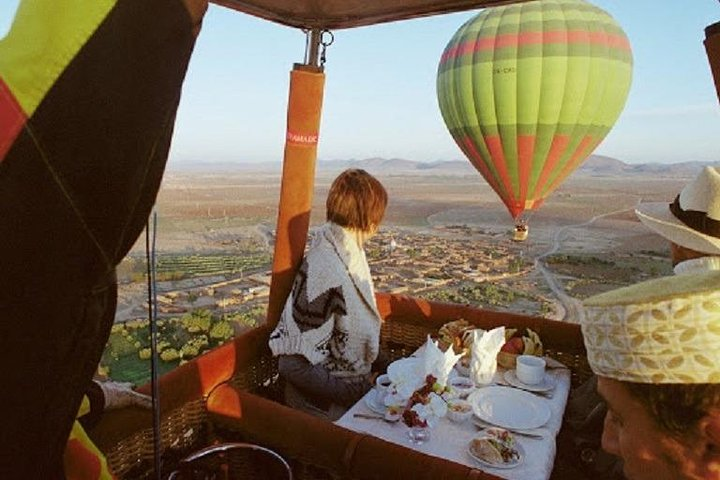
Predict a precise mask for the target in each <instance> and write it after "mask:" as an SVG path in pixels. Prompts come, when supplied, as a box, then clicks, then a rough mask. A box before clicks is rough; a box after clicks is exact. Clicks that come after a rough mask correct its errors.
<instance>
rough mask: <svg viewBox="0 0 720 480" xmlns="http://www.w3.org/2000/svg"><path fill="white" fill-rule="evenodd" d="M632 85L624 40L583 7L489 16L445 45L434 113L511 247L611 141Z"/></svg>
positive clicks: (570, 0) (572, 0) (499, 10)
mask: <svg viewBox="0 0 720 480" xmlns="http://www.w3.org/2000/svg"><path fill="white" fill-rule="evenodd" d="M631 77H632V52H631V49H630V43H629V41H628V38H627V36H626V35H625V33H624V32H623V30H622V28H621V27H620V26H619V25H618V24H617V23H616V22H615V20H613V18H612V17H611V16H610V15H609V14H608V13H606V12H605V11H604V10H602V9H600V8H597V7H595V6H594V5H591V4H590V3H588V2H585V1H584V0H539V1H535V2H528V3H522V4H515V5H507V6H500V7H494V8H489V9H486V10H483V11H482V12H480V13H479V14H478V15H476V16H475V17H473V18H471V19H470V20H469V21H467V22H466V23H465V24H464V25H462V26H461V27H460V28H459V29H458V31H457V32H456V33H455V35H454V36H453V37H452V39H451V40H450V42H449V43H448V45H447V47H446V48H445V51H444V52H443V54H442V57H441V58H440V64H439V66H438V74H437V96H438V102H439V106H440V111H441V113H442V117H443V119H444V120H445V124H446V126H447V128H448V130H449V131H450V134H451V135H452V137H453V138H454V140H455V142H456V143H457V144H458V146H459V147H460V149H461V150H462V151H463V153H464V154H465V155H466V156H467V158H468V159H469V160H470V162H471V163H472V164H473V165H474V166H475V168H476V169H477V170H478V171H479V172H480V174H481V175H482V176H483V177H484V178H485V180H486V181H487V182H488V183H489V184H490V186H491V187H492V189H493V190H494V191H495V192H496V193H497V194H498V195H499V196H500V198H501V199H502V201H503V202H504V203H505V206H506V207H507V209H508V211H509V212H510V215H511V216H512V217H513V219H515V221H516V225H517V227H516V232H517V234H516V239H523V237H524V236H527V225H526V221H527V214H524V212H526V211H530V210H533V209H535V208H537V207H539V206H540V205H541V204H542V202H543V201H544V200H545V198H547V197H548V195H550V194H551V193H552V192H553V190H555V189H556V188H557V187H558V185H560V183H562V181H563V180H565V178H566V177H567V176H568V175H569V174H570V173H572V172H573V170H575V168H577V167H578V166H579V165H580V164H581V163H582V162H583V161H584V160H585V159H586V158H587V157H588V156H589V155H590V153H591V152H592V151H593V150H594V149H595V147H597V146H598V144H599V143H600V142H601V141H602V140H603V138H605V136H606V135H607V133H608V132H609V131H610V129H611V128H612V126H613V124H614V123H615V121H616V120H617V118H618V116H619V115H620V112H621V111H622V109H623V106H624V105H625V100H626V98H627V94H628V90H629V89H630V82H631ZM518 234H519V235H518ZM518 237H519V238H518Z"/></svg>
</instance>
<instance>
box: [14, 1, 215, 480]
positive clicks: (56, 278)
mask: <svg viewBox="0 0 720 480" xmlns="http://www.w3.org/2000/svg"><path fill="white" fill-rule="evenodd" d="M203 2H204V3H205V5H206V0H197V1H196V0H93V1H91V2H88V1H86V0H22V1H21V3H20V6H19V9H18V12H17V15H16V18H15V21H14V23H13V25H12V27H11V29H10V32H9V33H8V35H7V37H5V38H4V39H2V40H0V272H2V274H1V275H0V365H1V367H0V369H1V370H0V371H1V372H2V373H1V374H0V379H1V382H0V384H2V386H3V394H2V395H0V407H1V408H0V411H2V412H3V420H2V428H0V446H1V448H2V455H0V478H4V479H5V478H7V479H15V478H18V479H20V478H22V479H35V478H37V479H54V478H62V477H63V473H62V454H63V451H64V449H65V446H66V442H67V440H68V436H69V434H70V430H71V427H72V425H73V420H74V418H75V415H76V413H77V412H78V409H79V407H80V404H81V400H82V397H83V391H84V389H85V388H86V386H87V384H88V382H89V381H90V379H91V377H92V374H93V372H94V371H95V369H96V367H97V364H98V361H99V360H100V355H101V353H102V350H103V348H104V346H105V343H106V341H107V338H108V335H109V330H110V326H111V324H112V322H113V319H114V314H115V306H116V281H115V266H116V265H117V264H118V263H119V262H120V260H121V259H122V258H123V257H124V256H125V254H126V253H127V252H128V251H129V249H130V248H131V246H132V245H133V243H134V242H135V241H136V239H137V238H138V236H139V234H140V233H141V231H142V230H143V227H144V224H145V221H146V219H147V216H148V214H149V212H150V209H151V208H152V204H153V203H154V201H155V197H156V194H157V190H158V188H159V185H160V180H161V177H162V174H163V170H164V167H165V162H166V159H167V155H168V150H169V145H170V138H171V135H172V130H173V124H174V118H175V113H176V110H177V105H178V101H179V97H180V90H181V85H182V81H183V79H184V75H185V71H186V69H187V64H188V60H189V58H190V54H191V52H192V49H193V46H194V41H195V32H196V31H197V23H198V21H197V16H196V17H195V18H196V20H193V19H192V18H193V17H191V14H190V13H188V12H189V10H192V8H191V7H190V6H189V4H192V3H194V4H195V5H194V6H197V4H202V3H203ZM199 17H200V18H201V15H200V16H199Z"/></svg>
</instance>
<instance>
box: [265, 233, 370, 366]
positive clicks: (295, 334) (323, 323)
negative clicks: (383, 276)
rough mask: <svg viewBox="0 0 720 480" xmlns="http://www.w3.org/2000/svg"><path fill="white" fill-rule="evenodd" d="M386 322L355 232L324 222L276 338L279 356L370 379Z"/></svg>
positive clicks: (274, 348) (273, 338) (272, 343)
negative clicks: (378, 307)
mask: <svg viewBox="0 0 720 480" xmlns="http://www.w3.org/2000/svg"><path fill="white" fill-rule="evenodd" d="M380 324H381V319H380V314H379V313H378V310H377V304H376V303H375V294H374V288H373V283H372V277H371V276H370V268H369V267H368V264H367V258H366V257H365V252H364V251H363V250H362V248H360V247H359V246H358V244H357V241H356V240H355V237H354V236H353V234H352V232H350V231H349V230H346V229H344V228H342V227H340V226H339V225H336V224H334V223H326V224H324V225H323V226H322V227H320V228H319V229H318V231H317V232H316V234H315V236H314V237H313V240H312V242H311V244H310V247H309V249H308V251H307V253H306V255H305V258H304V259H303V262H302V265H301V266H300V270H299V271H298V273H297V276H296V277H295V282H294V283H293V288H292V292H291V294H290V296H289V297H288V299H287V301H286V303H285V308H284V310H283V312H282V315H281V317H280V321H279V322H278V325H277V327H276V328H275V330H274V331H273V332H272V334H271V335H270V341H269V345H270V349H271V350H272V352H273V355H296V354H299V355H303V356H304V357H305V358H307V359H308V361H309V362H310V363H312V364H313V365H317V364H322V365H323V366H324V367H325V368H327V369H328V370H329V371H330V372H331V373H332V374H333V375H334V376H339V377H356V376H359V375H366V374H368V373H369V372H370V367H371V365H372V363H373V361H375V359H376V358H377V355H378V351H379V343H380Z"/></svg>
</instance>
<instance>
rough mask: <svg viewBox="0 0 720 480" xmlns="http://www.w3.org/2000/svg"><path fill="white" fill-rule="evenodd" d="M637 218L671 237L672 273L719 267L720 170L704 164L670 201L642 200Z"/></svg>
mask: <svg viewBox="0 0 720 480" xmlns="http://www.w3.org/2000/svg"><path fill="white" fill-rule="evenodd" d="M635 214H636V215H637V217H638V218H639V219H640V221H641V222H642V223H643V224H644V225H645V226H647V227H648V228H650V229H651V230H653V231H655V232H656V233H658V234H659V235H661V236H662V237H664V238H666V239H667V240H669V241H670V245H671V247H670V249H671V256H672V261H673V267H674V270H675V273H686V272H691V271H703V270H720V171H719V170H718V169H717V168H716V167H705V168H703V170H702V171H701V172H700V174H699V175H698V176H697V177H696V178H695V179H694V180H693V181H692V182H690V183H689V184H687V185H686V186H685V187H684V188H683V189H682V191H681V192H680V194H679V195H678V196H677V197H675V200H674V201H673V202H672V203H670V204H669V205H668V204H667V203H664V202H659V203H657V202H656V203H641V204H640V205H639V206H638V207H637V209H636V210H635Z"/></svg>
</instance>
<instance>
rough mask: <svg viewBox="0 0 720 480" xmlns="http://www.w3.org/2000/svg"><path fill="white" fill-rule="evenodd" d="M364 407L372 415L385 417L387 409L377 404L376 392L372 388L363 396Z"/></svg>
mask: <svg viewBox="0 0 720 480" xmlns="http://www.w3.org/2000/svg"><path fill="white" fill-rule="evenodd" d="M365 405H366V406H367V407H368V408H369V409H370V410H372V411H373V412H374V413H379V414H380V415H385V412H386V411H387V407H386V406H385V405H380V404H379V403H378V402H377V390H375V389H374V388H373V389H372V390H370V392H368V394H367V395H365Z"/></svg>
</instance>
